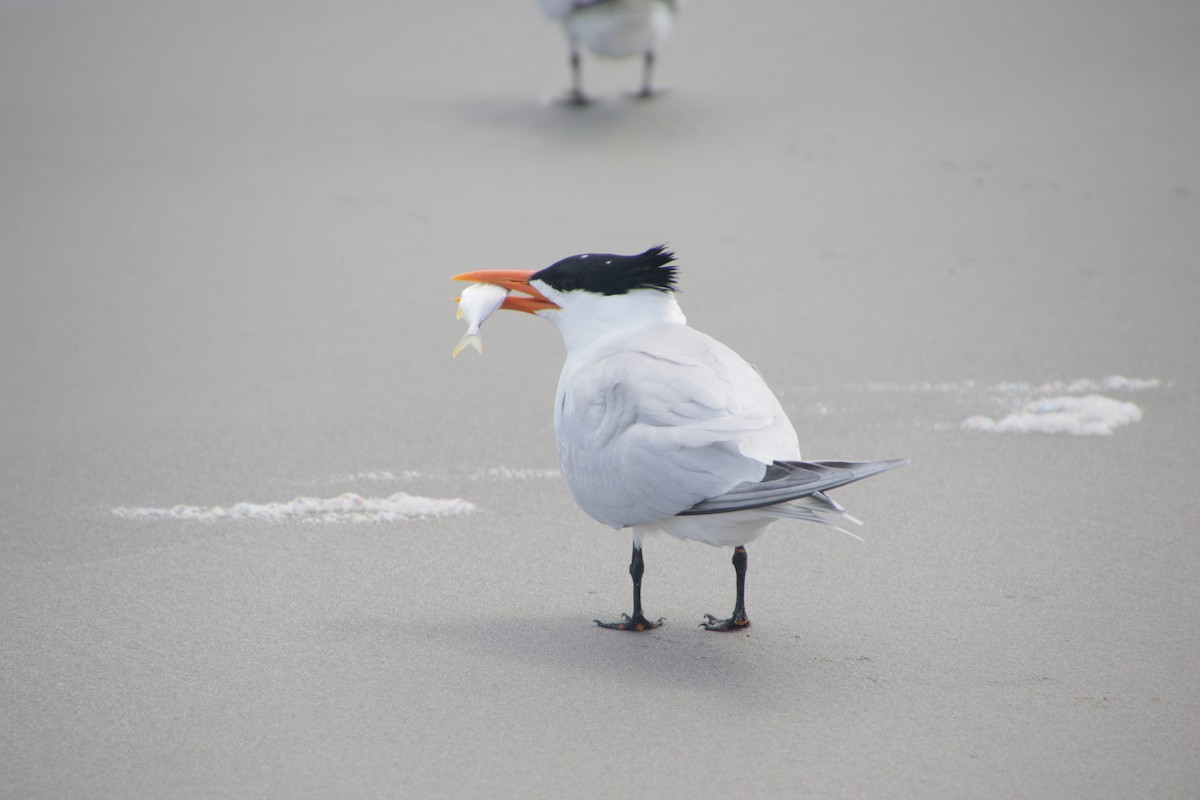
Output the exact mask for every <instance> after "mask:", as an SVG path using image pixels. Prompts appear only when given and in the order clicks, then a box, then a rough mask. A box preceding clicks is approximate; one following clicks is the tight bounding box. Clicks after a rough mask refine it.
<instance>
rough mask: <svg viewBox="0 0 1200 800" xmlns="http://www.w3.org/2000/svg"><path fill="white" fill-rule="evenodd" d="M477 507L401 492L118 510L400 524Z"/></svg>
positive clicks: (118, 512) (135, 514)
mask: <svg viewBox="0 0 1200 800" xmlns="http://www.w3.org/2000/svg"><path fill="white" fill-rule="evenodd" d="M475 510H476V509H475V505H474V504H473V503H470V502H468V501H466V500H462V499H458V498H452V499H443V498H436V497H419V496H416V495H410V494H405V493H404V492H397V493H395V494H393V495H391V496H389V497H362V496H361V495H357V494H353V493H349V492H348V493H346V494H343V495H339V496H338V497H329V498H321V497H297V498H295V499H294V500H291V501H289V502H286V503H249V502H245V503H235V504H234V505H232V506H229V507H224V506H212V507H210V508H204V507H202V506H187V505H175V506H171V507H169V508H138V507H124V506H123V507H120V508H114V509H113V510H112V513H113V514H114V515H115V516H118V517H121V518H123V519H171V520H190V521H195V522H224V521H241V520H263V521H267V522H326V523H338V522H399V521H403V520H411V519H425V518H429V517H452V516H458V515H461V514H471V513H473V512H474V511H475Z"/></svg>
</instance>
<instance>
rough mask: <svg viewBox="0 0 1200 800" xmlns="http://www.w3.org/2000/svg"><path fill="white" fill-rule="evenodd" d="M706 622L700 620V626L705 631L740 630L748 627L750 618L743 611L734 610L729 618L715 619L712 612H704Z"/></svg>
mask: <svg viewBox="0 0 1200 800" xmlns="http://www.w3.org/2000/svg"><path fill="white" fill-rule="evenodd" d="M704 618H705V619H706V620H708V622H701V623H700V627H702V628H704V630H706V631H740V630H743V629H745V628H749V627H750V618H749V617H747V616H746V612H745V611H735V612H733V616H732V617H730V618H729V619H717V618H716V617H714V616H713V615H712V614H705V615H704Z"/></svg>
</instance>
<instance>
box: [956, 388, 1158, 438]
mask: <svg viewBox="0 0 1200 800" xmlns="http://www.w3.org/2000/svg"><path fill="white" fill-rule="evenodd" d="M1141 418H1142V410H1141V409H1140V408H1138V406H1137V405H1136V404H1134V403H1128V402H1124V401H1122V400H1114V399H1112V398H1111V397H1104V396H1103V395H1098V394H1090V395H1087V396H1085V397H1048V398H1045V399H1041V400H1034V401H1032V402H1029V403H1026V404H1025V405H1024V406H1022V407H1021V408H1020V409H1019V410H1017V411H1014V412H1013V413H1011V414H1009V415H1007V416H1005V417H1002V418H1001V419H999V420H995V419H992V418H990V417H984V416H974V417H970V418H968V419H966V420H964V421H963V423H962V427H963V429H964V430H970V431H983V432H986V433H1047V434H1070V435H1072V436H1111V435H1112V433H1113V431H1115V430H1116V429H1117V428H1119V427H1121V426H1123V425H1129V424H1131V423H1134V422H1138V421H1140V420H1141Z"/></svg>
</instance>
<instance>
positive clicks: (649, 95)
mask: <svg viewBox="0 0 1200 800" xmlns="http://www.w3.org/2000/svg"><path fill="white" fill-rule="evenodd" d="M666 93H667V90H666V89H655V88H653V87H650V86H643V87H642V88H640V89H638V90H637V91H635V92H628V93H627V94H628V96H629V97H632V98H633V99H634V100H652V99H654V98H655V97H658V96H659V95H660V94H666Z"/></svg>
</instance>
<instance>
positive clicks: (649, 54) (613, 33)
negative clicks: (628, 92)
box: [538, 0, 682, 106]
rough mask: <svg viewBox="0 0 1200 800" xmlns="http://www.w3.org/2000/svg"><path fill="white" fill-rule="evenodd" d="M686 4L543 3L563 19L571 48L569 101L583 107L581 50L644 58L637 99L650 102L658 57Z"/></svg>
mask: <svg viewBox="0 0 1200 800" xmlns="http://www.w3.org/2000/svg"><path fill="white" fill-rule="evenodd" d="M681 2H682V0H538V5H540V6H541V8H542V11H543V12H544V13H545V14H546V16H548V17H549V18H550V19H553V20H559V21H561V22H562V24H563V27H564V28H565V29H566V32H567V39H568V41H569V42H570V45H571V90H570V91H569V92H568V93H567V98H566V101H567V103H568V104H570V105H575V106H584V105H587V104H588V103H590V102H591V99H590V98H589V97H588V96H587V95H586V94H584V91H583V77H582V67H581V63H580V57H579V50H580V46H581V45H582V46H583V47H586V48H587V49H588V50H590V51H591V52H592V53H593V54H595V55H597V56H601V57H603V58H627V57H629V56H636V55H640V56H642V88H641V89H640V90H639V91H638V92H636V94H635V96H636V97H642V98H645V97H651V96H652V95H653V94H654V88H653V86H652V83H651V73H652V72H653V71H654V52H655V50H656V49H657V47H658V45H659V44H660V43H661V42H662V41H663V40H664V39H666V38H667V35H668V34H669V33H670V31H671V20H672V16H673V15H674V13H675V12H676V11H677V10H678V8H679V4H680V3H681Z"/></svg>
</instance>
